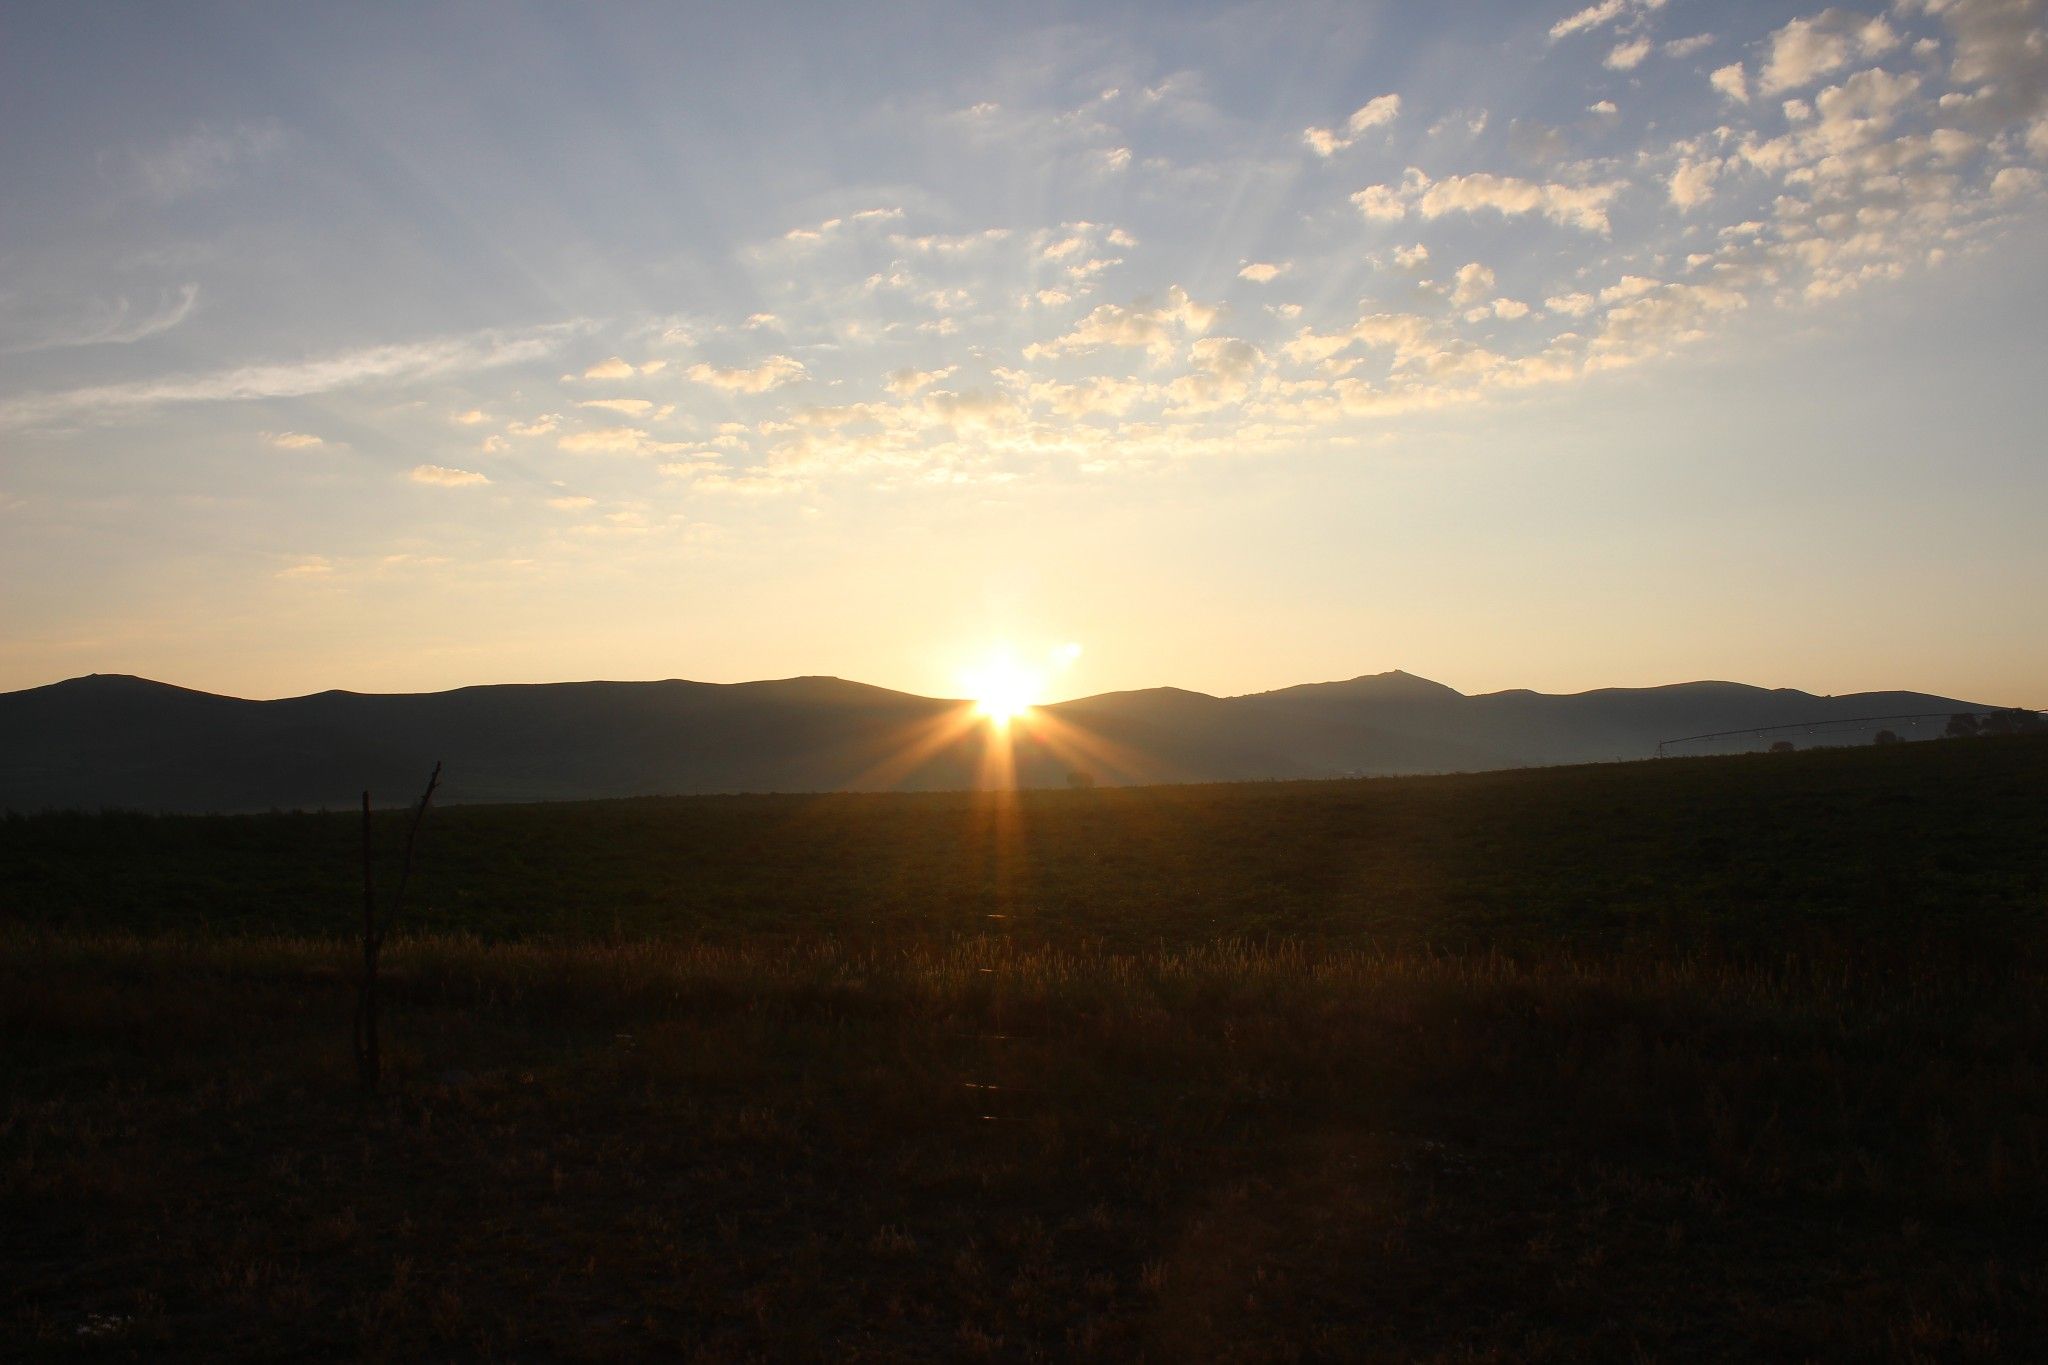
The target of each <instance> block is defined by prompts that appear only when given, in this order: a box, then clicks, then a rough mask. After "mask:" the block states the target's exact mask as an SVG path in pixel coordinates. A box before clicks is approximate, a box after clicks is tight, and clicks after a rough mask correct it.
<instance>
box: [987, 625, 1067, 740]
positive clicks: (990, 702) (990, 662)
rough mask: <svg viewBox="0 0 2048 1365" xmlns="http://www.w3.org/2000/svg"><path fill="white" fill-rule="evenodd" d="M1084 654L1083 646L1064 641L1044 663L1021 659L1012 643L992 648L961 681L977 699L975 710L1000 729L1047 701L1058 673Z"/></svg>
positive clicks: (1047, 656) (1050, 653) (1050, 652)
mask: <svg viewBox="0 0 2048 1365" xmlns="http://www.w3.org/2000/svg"><path fill="white" fill-rule="evenodd" d="M1080 657H1081V646H1079V645H1077V644H1071V643H1070V644H1064V645H1061V646H1059V647H1058V648H1057V649H1054V650H1051V651H1049V652H1048V654H1047V655H1046V660H1045V662H1044V663H1043V664H1042V665H1037V666H1034V665H1032V664H1030V663H1026V662H1023V661H1021V660H1019V659H1018V658H1017V656H1016V655H1015V653H1013V652H1012V651H1011V649H1010V648H1009V646H1008V645H1000V646H998V647H996V648H995V649H993V650H991V651H990V652H989V654H988V656H987V657H986V658H985V659H983V660H982V662H981V663H979V664H977V665H975V666H974V667H973V668H970V669H968V670H966V671H965V672H964V673H962V675H961V681H962V682H963V683H965V684H966V689H967V694H968V695H969V696H970V697H972V698H973V699H974V712H975V714H976V715H978V716H980V717H981V718H982V719H984V720H986V721H987V722H988V723H989V724H990V725H991V726H992V727H994V728H995V729H998V730H1005V729H1008V728H1009V726H1010V722H1012V721H1014V720H1016V719H1017V718H1018V717H1020V716H1023V715H1025V714H1026V713H1027V712H1029V711H1030V710H1031V708H1032V707H1034V706H1037V705H1039V704H1040V703H1041V702H1043V701H1045V700H1046V695H1045V694H1046V690H1047V688H1048V686H1049V685H1050V684H1051V682H1052V679H1053V677H1054V676H1055V675H1057V674H1059V673H1061V672H1064V671H1065V670H1066V669H1068V668H1070V667H1072V666H1073V663H1074V660H1076V659H1078V658H1080Z"/></svg>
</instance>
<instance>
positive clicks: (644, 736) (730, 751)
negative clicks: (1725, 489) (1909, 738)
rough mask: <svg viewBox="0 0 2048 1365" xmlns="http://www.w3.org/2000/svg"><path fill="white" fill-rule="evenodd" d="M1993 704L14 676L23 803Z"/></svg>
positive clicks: (1258, 753)
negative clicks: (443, 770) (1026, 710)
mask: <svg viewBox="0 0 2048 1365" xmlns="http://www.w3.org/2000/svg"><path fill="white" fill-rule="evenodd" d="M1987 709H1989V708H1988V707H1985V706H1983V705H1981V704H1978V703H1972V702H1965V701H1960V700H1957V699H1955V698H1949V697H1935V696H1928V695H1926V694H1923V693H1917V692H1872V693H1859V694H1855V695H1849V696H1839V697H1819V696H1814V695H1812V694H1810V693H1806V692H1798V691H1791V690H1787V689H1779V690H1767V689H1764V688H1758V687H1747V686H1742V685H1739V684H1735V683H1724V682H1697V683H1684V684H1679V685H1676V686H1669V687H1652V688H1636V689H1620V688H1611V689H1603V690H1600V691H1594V692H1582V693H1577V694H1574V695H1547V694H1543V693H1537V692H1528V691H1509V692H1495V693H1490V694H1486V695H1480V696H1466V695H1464V694H1462V693H1459V692H1457V691H1455V690H1453V689H1451V688H1449V687H1445V686H1444V685H1442V684H1441V683H1435V682H1430V681H1429V680H1427V679H1424V678H1418V677H1415V676H1413V675H1412V674H1408V673H1402V672H1391V673H1380V674H1374V675H1370V676H1366V677H1360V678H1353V679H1350V680H1349V681H1345V682H1330V683H1314V684H1308V685H1305V686H1300V687H1290V688H1284V689H1281V690H1279V691H1275V692H1263V693H1257V694H1253V695H1249V696H1241V697H1212V696H1208V695H1206V694H1204V693H1199V692H1189V691H1183V690H1181V689H1178V688H1152V689H1146V690H1140V691H1131V692H1112V693H1105V694H1102V695H1099V696H1093V697H1083V698H1079V699H1076V700H1073V701H1068V702H1061V703H1058V704H1056V705H1052V706H1048V707H1044V708H1042V709H1041V710H1040V711H1039V712H1038V713H1037V714H1036V716H1034V717H1033V718H1032V719H1031V721H1030V722H1029V723H1020V724H1019V725H1018V726H1017V727H1015V729H1014V730H1013V731H1012V733H1011V735H1010V737H1009V742H1008V743H1002V742H998V741H997V740H996V739H995V737H993V736H992V735H991V734H990V732H989V731H988V730H987V728H986V727H985V726H982V725H980V724H978V723H976V722H975V720H974V718H973V716H972V714H971V712H970V711H969V709H968V708H967V706H966V704H965V703H962V702H959V701H949V700H945V699H939V698H931V697H920V696H913V695H911V694H908V693H903V692H892V691H889V690H887V689H885V688H879V687H870V686H867V685H865V684H861V683H854V682H847V681H844V680H842V679H838V678H823V677H806V678H785V679H780V680H775V681H767V682H749V683H733V684H717V683H699V682H686V681H681V680H673V679H672V680H668V681H663V682H581V683H553V684H536V685H505V686H486V687H465V688H459V689H456V690H454V691H449V692H432V693H418V694H362V693H353V692H338V691H337V692H321V693H317V694H314V695H312V696H305V697H292V698H286V699H283V700H278V701H246V700H242V699H240V698H235V697H223V696H215V695H212V694H210V693H205V692H196V691H192V690H189V689H186V688H181V687H173V686H170V685H168V684H165V683H160V682H152V681H150V680H148V679H144V678H136V677H129V676H125V675H104V674H95V675H92V676H89V677H83V678H73V679H71V680H69V681H66V682H60V683H55V684H52V685H50V686H48V687H38V688H31V689H28V690H26V691H20V692H11V693H5V694H0V807H5V808H8V809H14V810H40V809H53V808H57V809H61V808H85V809H92V808H98V807H122V808H137V809H144V810H166V811H236V810H263V809H270V808H319V807H336V806H342V805H347V804H349V803H351V802H353V801H354V800H356V799H357V795H358V793H359V792H361V791H362V790H363V789H364V788H365V787H368V788H369V789H370V790H371V791H372V792H374V793H376V796H377V799H378V800H379V802H380V804H396V803H398V802H401V801H403V800H404V799H406V798H407V796H408V795H409V794H410V793H412V792H414V791H416V790H417V789H418V787H419V786H420V784H421V782H422V780H423V778H424V775H425V773H426V770H427V768H428V767H429V766H431V764H432V763H433V762H434V760H436V759H442V760H445V761H446V763H447V765H448V780H447V785H446V787H445V799H447V800H450V801H457V802H491V801H543V800H573V799H588V798H599V797H613V796H640V795H658V794H669V793H692V792H745V791H829V790H887V789H899V788H900V789H917V790H934V789H947V788H959V787H969V786H974V785H978V784H985V783H1007V782H1010V781H1014V782H1016V783H1019V784H1021V785H1026V786H1049V785H1061V784H1064V783H1065V782H1067V781H1068V780H1069V777H1070V775H1072V774H1074V773H1077V772H1080V773H1086V774H1087V775H1088V776H1089V777H1090V778H1092V779H1093V780H1095V781H1098V782H1101V783H1104V784H1126V783H1133V782H1186V781H1230V780H1256V779H1266V778H1315V777H1340V776H1347V775H1361V774H1393V773H1418V772H1449V771H1476V770H1482V769H1489V768H1508V767H1519V766H1529V765H1542V764H1557V763H1579V762H1594V761H1603V760H1609V759H1632V758H1646V757H1649V756H1651V755H1652V754H1653V753H1654V752H1655V750H1656V746H1657V744H1658V742H1659V741H1660V740H1665V739H1670V738H1674V737H1678V736H1683V735H1690V734H1697V733H1700V732H1703V731H1710V730H1738V729H1749V728H1752V727H1767V726H1782V725H1803V724H1806V723H1809V722H1819V721H1839V720H1845V719H1848V718H1851V717H1859V716H1870V715H1891V714H1902V713H1913V712H1947V711H1966V710H1968V711H1982V710H1987ZM1928 731H1929V732H1931V731H1932V727H1931V726H1930V727H1928ZM1835 738H1836V739H1837V740H1842V739H1844V738H1846V739H1851V740H1862V739H1867V738H1868V735H1867V734H1857V733H1856V732H1854V731H1846V732H1844V733H1843V734H1842V735H1838V736H1835Z"/></svg>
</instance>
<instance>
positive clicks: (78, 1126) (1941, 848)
mask: <svg viewBox="0 0 2048 1365" xmlns="http://www.w3.org/2000/svg"><path fill="white" fill-rule="evenodd" d="M2044 794H2048V742H2044V741H2039V740H2030V739H2011V740H1995V741H1972V742H1957V743H1945V744H1929V745H1918V746H1906V747H1903V748H1895V749H1889V750H1875V749H1873V750H1868V751H1856V752H1839V753H1814V754H1801V755H1794V756H1791V757H1789V758H1786V757H1771V758H1762V757H1759V758H1742V759H1729V760H1698V761H1685V762H1671V763H1662V764H1641V765H1628V766H1620V767H1601V768H1585V769H1566V770H1553V771H1542V772H1519V773H1505V774H1490V775H1481V776H1471V777H1453V778H1432V779H1411V780H1391V781H1369V782H1359V783H1332V784H1304V785H1270V786H1263V785H1262V786H1238V787H1216V788H1172V789H1155V790H1133V791H1107V790H1100V791H1093V792H1064V791H1062V792H1045V793H1026V794H1023V795H1021V796H1016V797H994V796H979V797H977V796H969V795H958V796H914V797H911V796H906V797H831V798H817V797H763V798H714V799H689V800H673V801H668V800H663V801H635V802H617V803H604V804H596V805H588V806H551V807H494V808H483V807H479V808H468V809H453V810H447V811H440V812H436V813H435V814H434V816H433V817H432V820H431V823H430V824H429V826H428V834H427V836H426V838H427V842H426V845H425V850H424V857H425V864H424V868H423V874H422V880H421V883H420V890H419V892H418V894H417V895H416V898H415V905H414V910H413V913H412V915H411V917H410V923H409V929H410V936H409V937H407V938H405V939H404V940H403V941H401V942H399V943H397V944H396V945H394V948H393V949H392V953H391V958H390V965H389V968H388V971H389V974H390V977H391V992H392V1004H391V1008H390V1011H389V1014H390V1023H389V1028H390V1031H391V1036H392V1040H393V1046H394V1048H395V1056H394V1057H393V1058H392V1061H391V1068H392V1070H391V1075H390V1077H389V1081H388V1084H387V1086H386V1090H385V1092H384V1093H383V1094H382V1095H380V1096H379V1097H378V1098H376V1099H375V1100H372V1101H363V1100H361V1099H359V1098H358V1097H357V1096H356V1095H355V1094H354V1092H353V1090H352V1071H351V1063H350V1059H349V1055H348V1046H347V1034H348V1016H349V1008H350V1003H351V1000H350V975H349V973H350V969H351V966H350V947H349V945H348V943H347V941H346V935H347V933H348V932H349V930H350V929H351V928H352V927H353V923H354V916H355V915H356V914H357V913H358V911H357V902H356V899H355V897H356V894H357V893H356V884H355V881H354V877H355V872H356V869H355V866H354V861H353V860H354V855H355V845H354V838H355V829H354V826H353V823H352V821H351V820H350V819H349V818H348V817H347V816H343V815H337V816H313V815H299V816H295V815H277V816H267V817H253V818H241V817H237V818H222V819H155V818H144V817H136V816H122V815H109V816H92V817H38V818H33V819H14V820H9V821H7V822H5V823H4V824H0V888H4V894H5V896H6V901H5V903H4V915H5V930H4V932H0V1037H4V1039H5V1040H6V1041H5V1046H4V1047H0V1084H4V1090H5V1099H4V1111H0V1276H4V1284H5V1286H6V1287H5V1290H4V1291H0V1292H4V1294H5V1308H4V1312H0V1348H4V1349H0V1354H9V1355H25V1356H50V1357H70V1356H99V1355H103V1356H106V1357H109V1358H162V1357H165V1356H177V1355H187V1356H204V1357H208V1358H219V1357H223V1356H226V1357H233V1356H244V1357H275V1356H277V1355H279V1354H288V1353H289V1354H305V1355H311V1356H325V1357H354V1356H371V1357H384V1358H394V1359H411V1358H421V1357H430V1358H432V1357H439V1358H447V1357H463V1358H468V1357H494V1356H495V1357H510V1358H535V1357H550V1358H552V1357H581V1358H603V1357H616V1356H618V1355H621V1354H648V1353H655V1352H661V1353H665V1354H674V1355H680V1356H683V1357H698V1358H707V1359H749V1358H762V1359H792V1358H794V1359H802V1358H834V1359H844V1358H869V1359H900V1358H906V1357H909V1358H930V1359H954V1358H962V1357H973V1356H983V1357H989V1358H996V1359H1064V1358H1091V1357H1092V1358H1130V1357H1138V1356H1143V1357H1146V1358H1150V1359H1158V1360H1180V1359H1193V1358H1203V1359H1207V1358H1224V1359H1245V1360H1266V1359H1275V1360H1287V1359H1333V1360H1335V1359H1344V1360H1349V1359H1400V1360H1406V1359H1438V1360H1460V1361H1465V1360H1485V1359H1500V1360H1520V1359H1552V1360H1576V1359H1587V1358H1610V1359H1657V1360H1695V1359H1726V1358H1774V1359H1868V1358H1873V1357H1876V1358H1887V1357H1888V1358H1903V1359H1916V1358H1917V1359H1929V1360H1934V1359H1943V1360H1946V1359H1966V1358H1978V1359H2022V1360H2024V1359H2035V1358H2039V1356H2040V1354H2041V1353H2042V1350H2043V1344H2044V1343H2048V1212H2044V1210H2048V992H2044V990H2043V987H2044V986H2048V954H2044V952H2043V948H2044V946H2048V934H2044V910H2048V821H2044V819H2043V817H2044V815H2048V800H2044ZM386 833H387V834H388V833H390V831H389V830H387V831H386ZM392 842H395V841H394V840H391V839H387V840H386V843H387V844H389V843H392Z"/></svg>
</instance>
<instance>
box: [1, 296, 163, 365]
mask: <svg viewBox="0 0 2048 1365" xmlns="http://www.w3.org/2000/svg"><path fill="white" fill-rule="evenodd" d="M198 306H199V286H198V285H196V284H185V285H180V286H179V287H178V288H177V289H175V290H171V291H167V292H165V293H164V294H162V295H160V296H159V297H158V299H157V302H156V304H155V305H154V306H148V305H139V304H134V303H131V302H130V301H129V299H128V297H127V296H126V295H123V296H121V297H120V298H117V299H115V300H113V302H111V303H109V304H106V305H104V306H101V307H98V308H95V309H94V310H93V312H92V314H91V315H90V316H88V317H84V318H80V319H78V320H76V321H74V322H72V323H70V324H68V325H67V326H64V327H62V328H60V329H58V330H56V331H53V332H50V333H47V334H46V335H43V336H40V337H36V338H34V339H32V340H29V341H25V342H20V343H18V344H15V345H11V346H8V347H6V348H5V349H6V350H7V351H8V352H10V353H14V354H20V353H23V352H28V351H57V350H67V349H69V348H72V347H76V346H104V345H128V344H129V343H132V342H137V341H141V340H143V339H145V338H147V337H153V336H157V335H159V334H161V333H164V332H168V331H170V330H171V329H172V328H173V327H176V326H177V325H178V324H179V323H181V322H183V321H184V320H185V319H186V318H188V317H191V316H192V313H193V310H194V309H196V308H197V307H198Z"/></svg>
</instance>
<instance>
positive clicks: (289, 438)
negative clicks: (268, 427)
mask: <svg viewBox="0 0 2048 1365" xmlns="http://www.w3.org/2000/svg"><path fill="white" fill-rule="evenodd" d="M263 437H264V439H265V440H267V441H269V442H270V444H272V445H274V446H276V447H277V448H278V449H279V450H318V449H319V448H320V447H321V446H324V445H326V444H327V442H325V441H323V440H321V439H320V438H319V437H318V436H314V435H312V434H310V433H308V432H304V431H266V432H264V433H263Z"/></svg>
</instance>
